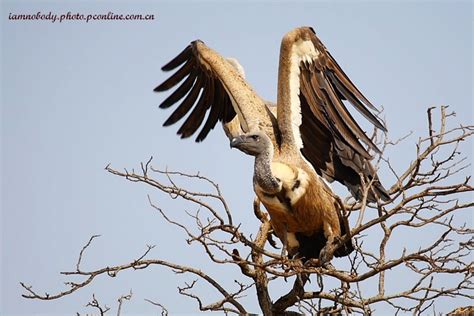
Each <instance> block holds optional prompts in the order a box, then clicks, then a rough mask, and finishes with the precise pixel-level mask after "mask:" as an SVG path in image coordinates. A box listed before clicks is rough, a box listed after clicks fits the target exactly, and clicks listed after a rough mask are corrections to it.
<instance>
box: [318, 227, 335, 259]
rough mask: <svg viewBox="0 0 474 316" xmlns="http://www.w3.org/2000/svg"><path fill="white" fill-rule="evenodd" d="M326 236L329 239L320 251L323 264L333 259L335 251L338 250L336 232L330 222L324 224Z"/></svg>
mask: <svg viewBox="0 0 474 316" xmlns="http://www.w3.org/2000/svg"><path fill="white" fill-rule="evenodd" d="M324 236H325V237H326V239H327V241H326V245H325V246H324V247H323V249H321V252H320V253H319V262H320V263H321V266H325V265H326V264H327V263H329V262H330V261H331V259H332V258H333V257H334V251H335V250H336V247H335V245H334V243H335V241H336V234H335V233H334V230H333V229H332V227H331V225H329V223H325V224H324Z"/></svg>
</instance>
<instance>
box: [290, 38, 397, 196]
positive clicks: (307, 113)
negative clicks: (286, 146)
mask: <svg viewBox="0 0 474 316" xmlns="http://www.w3.org/2000/svg"><path fill="white" fill-rule="evenodd" d="M308 32H311V33H312V34H311V35H310V38H311V41H312V43H313V45H314V47H315V48H316V50H317V51H318V52H319V55H318V57H317V58H316V59H313V60H312V61H311V62H301V64H300V92H301V93H300V94H299V98H300V106H301V113H302V123H301V125H300V134H301V138H302V141H303V148H302V149H301V152H302V154H303V155H304V156H305V158H306V159H307V160H308V161H309V162H310V163H311V164H312V165H313V167H314V168H315V169H316V171H317V172H318V173H319V174H320V175H323V176H324V177H325V178H326V179H328V180H330V181H333V180H337V181H339V182H341V183H343V184H344V185H346V186H347V187H348V188H349V189H350V191H351V192H352V194H353V195H354V196H355V197H356V198H358V199H359V198H360V197H361V185H362V183H363V182H365V183H368V182H369V181H373V184H372V191H371V192H369V196H368V200H369V201H376V200H377V198H381V199H383V200H387V199H389V195H388V193H387V191H386V190H385V189H384V188H383V186H382V184H381V183H380V181H379V180H378V177H377V174H376V172H375V170H374V168H373V167H372V165H371V164H370V159H371V158H372V157H371V155H370V153H369V152H368V150H367V149H366V148H365V147H364V146H363V145H362V144H365V145H366V146H368V147H369V148H371V149H372V150H374V151H376V152H380V151H379V149H378V148H377V146H376V145H375V144H374V143H373V142H372V140H371V139H370V138H369V137H368V136H367V135H366V133H365V132H364V131H363V130H362V128H361V127H360V126H359V125H358V123H357V122H356V121H355V119H354V118H353V117H352V115H351V114H350V112H349V111H348V109H347V108H346V107H345V105H344V103H343V100H347V101H349V102H350V103H351V104H352V105H353V106H354V107H355V108H356V109H357V110H358V111H359V112H360V113H361V114H362V115H364V117H366V118H367V119H368V120H369V121H370V122H371V123H372V124H374V125H375V126H376V127H378V128H379V129H381V130H384V131H385V130H386V129H385V127H384V125H383V124H382V123H381V122H380V121H379V120H378V119H377V117H376V116H375V115H374V114H373V113H372V112H371V111H370V110H369V108H370V109H375V107H374V106H373V105H372V104H371V103H370V102H369V101H368V100H367V99H366V98H365V97H364V96H363V95H362V93H361V92H360V91H359V90H358V89H357V88H356V87H355V85H354V84H353V83H352V81H351V80H350V79H349V78H348V77H347V75H346V74H345V73H344V72H343V70H342V69H341V68H340V67H339V65H338V64H337V63H336V61H335V60H334V58H333V57H332V56H331V55H330V54H329V52H327V50H326V48H325V47H324V45H323V44H322V43H321V42H320V41H319V39H318V38H317V37H316V35H315V34H314V32H313V31H310V30H309V29H308ZM361 175H362V176H363V179H362V178H361Z"/></svg>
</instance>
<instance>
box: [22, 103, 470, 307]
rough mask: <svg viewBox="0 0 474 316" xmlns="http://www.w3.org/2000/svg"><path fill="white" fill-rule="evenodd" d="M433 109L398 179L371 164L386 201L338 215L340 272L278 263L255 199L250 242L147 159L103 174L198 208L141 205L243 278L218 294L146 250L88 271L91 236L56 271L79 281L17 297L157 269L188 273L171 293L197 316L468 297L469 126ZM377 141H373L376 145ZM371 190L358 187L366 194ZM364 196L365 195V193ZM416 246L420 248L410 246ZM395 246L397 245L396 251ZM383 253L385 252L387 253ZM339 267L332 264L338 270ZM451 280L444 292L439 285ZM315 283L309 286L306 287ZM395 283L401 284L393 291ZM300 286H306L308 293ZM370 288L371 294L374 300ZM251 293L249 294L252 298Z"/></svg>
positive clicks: (213, 283) (200, 276)
mask: <svg viewBox="0 0 474 316" xmlns="http://www.w3.org/2000/svg"><path fill="white" fill-rule="evenodd" d="M433 109H434V108H430V109H428V111H427V115H428V134H427V136H426V137H424V138H420V139H419V140H418V143H417V144H416V157H414V158H413V160H412V161H411V163H410V164H409V166H408V167H407V168H406V170H404V172H402V173H399V172H396V171H395V168H394V167H393V166H392V163H391V161H390V160H389V159H386V158H383V157H381V158H380V159H379V161H378V163H379V166H381V167H383V168H389V169H390V170H391V171H392V173H393V175H394V177H395V178H396V179H397V180H396V183H395V184H394V185H393V186H392V187H391V189H390V195H391V197H392V198H391V200H390V201H387V202H383V203H382V202H379V203H378V204H372V203H371V204H369V203H366V199H365V198H364V199H362V201H361V202H356V201H354V200H353V199H352V198H347V199H346V200H345V201H343V202H342V201H341V205H343V209H344V211H345V214H346V216H348V217H349V220H350V222H351V223H352V225H353V226H352V227H353V228H352V230H351V231H350V234H348V235H345V236H343V238H342V239H341V240H340V241H339V242H340V243H341V244H342V243H344V242H345V241H346V240H347V239H348V238H351V237H352V238H354V239H355V251H354V252H353V254H351V255H350V257H349V259H348V260H347V262H346V263H347V264H344V262H342V263H341V264H337V265H336V266H333V265H329V266H324V267H323V266H320V265H319V262H318V260H317V259H312V260H310V261H308V262H305V263H302V262H301V260H298V259H288V258H286V257H282V256H281V254H280V252H279V251H274V249H273V248H272V247H271V246H273V247H275V246H276V243H275V241H274V240H273V238H272V227H271V224H270V222H269V216H268V214H267V213H266V212H265V211H264V210H262V209H260V203H259V201H258V200H255V201H254V209H253V211H254V214H255V216H256V217H257V218H258V219H259V220H260V223H261V224H260V226H259V227H258V230H257V231H256V234H254V237H252V236H251V235H246V234H245V233H244V232H243V231H242V229H241V227H240V226H239V225H236V224H235V223H234V221H233V219H232V212H231V209H230V207H229V205H228V204H227V202H226V200H225V198H224V197H223V195H222V194H221V191H220V189H219V186H218V185H217V184H216V183H215V182H213V181H212V180H210V179H208V178H206V177H205V176H202V175H200V174H193V175H191V174H186V173H182V172H172V171H163V170H158V169H155V168H154V167H153V166H152V165H151V162H152V159H150V160H148V162H146V163H142V164H141V168H140V170H139V171H138V172H136V171H135V170H132V171H128V170H124V171H119V170H117V169H114V168H112V167H111V166H107V167H106V170H107V171H108V172H110V173H111V174H114V175H116V176H119V177H123V178H125V179H126V180H129V181H131V182H138V183H143V184H145V185H148V186H151V187H153V188H155V189H156V190H158V191H161V192H162V193H165V194H167V195H169V196H170V197H171V198H173V199H177V198H179V199H183V200H186V201H188V202H190V203H192V204H195V205H198V206H199V210H198V211H196V212H187V215H188V216H189V218H190V219H191V222H192V225H190V224H189V222H187V223H184V222H182V221H179V220H177V219H175V217H174V216H173V215H174V214H172V213H170V212H167V211H165V210H163V209H161V208H160V207H159V205H157V204H156V203H155V202H154V201H153V199H152V198H151V197H150V196H149V197H148V199H149V203H150V206H151V207H152V208H154V209H155V210H156V211H157V212H158V213H159V214H160V215H161V216H162V217H163V219H164V220H165V221H166V222H167V223H169V225H173V226H175V227H176V228H177V229H179V230H182V231H183V232H184V234H185V235H186V239H187V242H188V243H189V244H198V245H200V246H201V247H202V250H203V254H204V255H205V256H207V258H208V259H209V261H210V262H213V263H215V264H216V265H217V266H220V265H236V266H238V268H239V270H240V271H241V275H235V276H234V277H235V285H234V286H233V287H232V288H225V287H224V285H223V283H222V282H221V280H218V279H216V278H214V277H212V276H211V275H210V274H209V273H208V272H206V271H203V270H202V269H197V268H195V267H192V266H187V265H182V264H177V263H173V262H169V261H166V260H161V259H152V258H149V254H150V251H151V250H152V249H153V246H147V248H146V250H145V251H144V252H143V254H142V255H141V256H139V257H138V258H135V259H133V260H131V261H130V262H127V263H124V264H118V265H110V266H107V267H102V268H97V269H94V270H85V269H83V268H82V267H81V261H82V257H83V254H84V252H85V251H86V250H87V248H88V247H90V246H91V243H92V242H93V240H94V239H95V238H96V237H97V236H92V237H91V238H90V240H89V241H88V243H87V244H86V245H85V246H84V247H83V248H82V250H81V251H80V254H79V258H78V261H77V264H76V267H75V269H73V270H71V271H66V272H61V274H63V275H66V276H71V277H82V281H80V282H72V281H71V282H67V283H66V285H67V287H66V289H65V290H64V291H62V292H59V293H55V294H48V293H46V294H40V293H39V292H37V291H36V290H33V288H32V287H31V286H28V285H25V284H24V283H21V285H22V287H23V288H24V290H25V293H24V294H23V297H25V298H29V299H41V300H54V299H58V298H61V297H63V296H67V295H71V294H73V293H74V292H75V291H77V290H79V289H81V288H84V287H86V286H88V285H89V284H91V283H92V282H93V281H94V279H95V278H96V277H99V276H102V275H109V276H117V275H118V274H119V273H120V272H121V271H124V270H138V269H147V268H148V267H150V266H153V265H159V266H164V267H167V268H169V269H172V270H173V271H174V272H176V273H183V274H190V275H194V276H195V278H196V280H195V281H193V282H189V283H185V284H184V285H183V286H181V287H179V288H178V292H179V294H181V295H183V296H186V297H188V298H190V299H193V300H195V301H196V303H197V305H198V307H199V310H201V311H221V312H225V313H235V314H248V313H249V310H248V309H247V308H246V307H245V306H244V305H243V304H242V303H241V300H240V298H241V297H242V296H243V295H249V294H250V295H255V294H256V295H255V296H256V298H257V300H258V303H259V306H260V309H261V311H262V312H263V314H264V315H294V314H295V315H296V314H326V313H336V314H337V313H338V314H356V313H358V314H364V315H365V314H372V313H374V310H376V308H377V306H378V304H388V305H389V306H390V307H391V308H393V312H394V314H398V313H400V312H411V313H413V314H420V313H423V312H425V311H429V312H430V313H435V314H436V306H435V302H436V301H437V300H438V299H441V298H443V297H464V298H467V299H472V298H473V295H472V289H473V285H472V281H471V277H472V272H473V267H472V262H471V260H470V258H471V257H470V251H471V250H472V247H473V244H474V242H473V237H472V236H473V230H472V229H471V228H470V227H469V226H468V224H466V223H465V220H463V218H464V219H465V218H466V216H468V215H469V213H468V212H472V207H473V205H474V203H473V201H472V200H470V199H471V198H472V191H473V186H472V185H471V184H470V183H471V175H470V174H469V175H467V176H463V175H465V174H466V173H469V170H470V169H469V166H470V163H469V161H468V158H467V157H466V156H463V155H462V153H461V152H460V151H459V145H460V143H461V142H465V141H468V140H470V139H469V138H470V136H472V134H473V132H474V126H463V125H459V126H456V127H450V128H448V120H449V119H450V118H451V117H452V116H453V115H454V113H448V112H447V108H446V107H441V109H440V111H439V118H438V119H439V123H438V124H437V125H438V126H435V124H434V123H433V121H434V119H435V115H434V114H433ZM375 136H376V135H374V137H375ZM403 140H404V139H400V140H398V141H396V142H390V141H389V140H387V139H385V140H380V141H379V143H380V142H382V143H383V148H386V147H388V146H397V145H398V143H399V142H401V141H403ZM188 178H190V179H193V180H196V181H199V182H200V183H201V185H202V186H201V187H206V186H210V187H211V190H209V191H208V192H196V191H193V190H190V189H187V188H185V187H183V186H180V185H177V182H178V181H179V180H180V179H181V180H182V179H188ZM370 185H371V183H366V184H365V192H366V193H367V192H368V190H369V188H370ZM365 196H367V194H366V195H365ZM406 234H412V235H417V236H422V238H419V239H418V240H417V242H414V243H412V244H411V245H401V244H400V242H401V240H404V239H403V238H402V236H403V235H406ZM418 241H419V242H418ZM394 245H395V246H398V248H397V247H394ZM389 249H390V251H389ZM338 263H339V262H338ZM393 269H404V270H405V273H406V274H407V275H409V278H407V279H406V280H405V282H404V285H403V288H402V289H401V290H400V289H399V287H400V286H397V287H395V286H393V284H391V282H390V279H391V277H390V274H391V270H393ZM446 275H449V276H450V277H449V282H451V284H449V286H448V287H446V284H447V282H446V281H443V286H441V285H440V278H443V276H446ZM281 279H285V280H292V285H291V286H290V287H289V288H288V292H287V293H286V294H285V295H282V296H280V297H272V296H271V294H270V291H269V289H270V288H271V287H272V284H273V282H275V281H276V280H281ZM310 279H313V280H315V281H316V282H312V283H311V285H310V286H309V285H308V280H310ZM197 282H204V283H205V284H207V285H208V286H209V287H211V288H213V289H215V290H217V292H218V293H220V297H216V298H215V300H214V301H213V302H204V299H203V298H202V295H201V296H200V295H199V293H197V290H196V288H195V285H196V283H197ZM399 285H400V284H399ZM308 288H311V289H312V290H311V291H310V290H309V289H308ZM369 288H372V289H374V288H376V289H377V290H376V291H375V292H374V291H373V290H372V291H369V290H367V289H369ZM254 293H255V294H254ZM131 295H132V293H131V292H130V294H129V295H128V296H122V297H121V298H120V299H119V307H118V314H120V307H121V305H122V303H123V301H124V300H129V299H130V298H131ZM148 301H149V302H150V303H151V304H153V305H156V306H157V307H159V308H161V311H162V315H167V313H168V311H167V310H166V308H165V307H163V306H162V305H161V304H160V303H157V302H154V301H151V300H148ZM89 304H90V305H89V306H92V307H95V308H97V309H98V310H99V311H100V313H101V315H102V314H105V313H106V312H107V310H108V308H107V307H102V306H100V304H99V303H98V302H97V300H96V298H95V297H93V300H92V302H91V303H89Z"/></svg>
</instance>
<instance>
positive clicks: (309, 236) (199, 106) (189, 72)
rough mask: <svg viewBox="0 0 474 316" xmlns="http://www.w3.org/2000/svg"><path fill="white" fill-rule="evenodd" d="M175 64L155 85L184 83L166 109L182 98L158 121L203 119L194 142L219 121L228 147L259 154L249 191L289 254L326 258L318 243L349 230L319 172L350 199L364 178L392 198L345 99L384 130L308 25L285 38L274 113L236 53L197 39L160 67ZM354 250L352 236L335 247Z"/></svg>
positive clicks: (373, 192) (193, 123)
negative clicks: (247, 76) (233, 57)
mask: <svg viewBox="0 0 474 316" xmlns="http://www.w3.org/2000/svg"><path fill="white" fill-rule="evenodd" d="M181 65H182V66H181ZM178 66H181V67H180V68H179V70H177V71H176V73H175V74H173V75H172V76H171V77H170V78H169V79H168V80H166V81H165V82H163V83H162V84H161V85H159V86H158V87H157V88H156V89H155V91H164V90H167V89H169V88H171V87H173V86H175V85H176V84H178V83H179V82H181V81H182V83H181V84H180V86H179V87H178V88H177V89H176V90H175V91H174V92H173V93H172V94H171V95H170V96H169V97H168V98H167V99H166V100H164V101H163V103H162V104H161V105H160V107H161V108H167V107H169V106H171V105H173V104H174V103H177V102H178V101H179V100H181V99H183V101H182V102H181V104H180V105H179V106H178V107H177V108H176V110H175V111H174V112H173V113H172V114H171V116H170V117H169V118H168V120H167V121H166V122H165V123H164V125H165V126H167V125H171V124H174V123H176V122H177V121H178V120H179V119H181V118H183V117H184V116H185V115H186V114H187V113H189V112H190V114H189V116H188V117H187V119H186V120H185V122H184V123H183V125H182V126H181V128H180V129H179V130H178V134H180V135H181V137H183V138H184V137H189V136H191V135H192V134H194V133H195V132H196V131H197V129H198V128H199V127H200V126H202V128H201V131H200V132H199V134H198V136H197V139H196V140H197V141H202V140H203V139H204V138H205V137H206V136H207V134H208V133H209V131H210V130H211V129H213V128H214V126H215V125H216V123H217V121H221V122H222V123H223V126H224V130H225V132H226V135H227V136H228V137H229V139H230V140H231V145H233V146H234V147H237V148H239V149H240V150H242V151H243V152H245V153H247V154H250V155H253V156H255V170H254V191H255V193H256V195H257V196H258V198H259V200H260V201H261V202H262V203H263V204H264V206H265V208H266V209H267V210H268V212H269V214H270V217H271V222H272V226H273V229H274V232H275V234H276V235H277V236H278V237H279V238H280V239H281V240H282V241H283V242H284V244H287V245H288V250H289V253H290V254H296V253H299V255H300V256H302V257H318V254H320V252H321V255H323V254H324V255H325V250H327V249H326V248H323V247H324V246H325V245H330V244H331V243H332V242H333V241H334V240H335V239H336V238H337V237H340V236H341V235H343V234H345V233H347V232H348V226H347V220H346V219H345V218H343V217H342V216H341V210H340V206H339V204H338V203H337V200H336V197H335V196H334V194H333V192H332V191H331V189H330V187H329V186H328V185H327V184H326V182H325V181H324V180H323V178H324V179H326V180H329V181H334V180H337V181H339V182H341V183H343V184H344V185H346V186H347V187H348V188H349V190H350V191H351V193H352V194H353V195H354V197H356V198H361V197H362V192H363V190H362V187H361V184H362V183H370V182H371V183H372V187H371V189H370V190H369V191H368V195H367V199H368V200H369V201H375V200H377V199H378V198H382V199H387V198H388V194H387V192H386V191H385V189H384V188H383V187H382V185H381V184H380V182H379V181H378V178H377V175H376V172H375V170H374V169H373V167H372V166H371V164H370V162H369V160H370V159H371V158H372V157H371V155H370V154H369V152H368V150H367V149H366V148H365V147H364V146H363V145H362V143H363V144H365V145H367V146H368V147H369V148H371V149H372V150H374V151H378V149H377V147H376V146H375V145H374V144H373V143H372V141H371V140H370V139H369V138H368V137H367V135H366V134H365V133H364V131H363V130H362V129H361V128H360V127H359V125H358V124H357V122H356V121H355V120H354V119H353V118H352V116H351V115H350V113H349V112H348V110H347V109H346V107H345V105H344V103H343V100H347V101H349V102H350V103H351V104H352V105H353V106H354V107H356V109H357V110H358V111H359V112H361V113H362V114H363V115H364V116H365V117H366V118H367V119H368V120H369V121H370V122H371V123H373V124H374V125H375V126H377V127H378V128H380V129H383V130H385V129H384V127H383V125H382V124H381V123H380V122H379V120H378V119H377V118H376V117H375V116H374V115H373V114H372V112H371V111H370V110H368V109H367V107H369V108H372V109H374V107H373V106H372V104H370V102H369V101H368V100H367V99H366V98H365V97H364V96H363V95H362V94H361V93H360V92H359V90H358V89H357V88H356V87H355V86H354V85H353V84H352V82H351V81H350V80H349V78H348V77H347V76H346V75H345V74H344V72H343V71H342V70H341V68H340V67H339V66H338V65H337V63H336V61H335V60H334V59H333V58H332V56H331V55H330V54H329V53H328V52H327V50H326V48H325V47H324V45H323V44H322V43H321V42H320V41H319V39H318V38H317V37H316V34H315V33H314V30H313V29H312V28H308V27H302V28H297V29H295V30H293V31H291V32H289V33H287V34H286V35H285V36H284V38H283V40H282V44H281V49H280V63H279V72H278V98H277V104H276V111H275V109H274V107H272V106H269V105H268V104H267V102H265V101H264V100H263V99H261V98H260V97H259V96H258V95H257V94H256V93H255V92H254V91H253V89H252V88H251V87H250V86H249V85H248V83H247V82H246V81H245V79H244V76H243V70H242V69H241V68H239V67H240V65H238V63H236V61H235V60H226V59H224V58H223V57H222V56H220V55H219V54H218V53H216V52H215V51H213V50H212V49H210V48H209V47H207V46H206V45H205V44H204V43H203V42H201V41H195V42H192V43H191V44H190V45H189V46H188V47H187V48H186V49H185V50H184V51H183V52H182V53H181V54H179V55H178V56H177V57H175V58H174V59H173V60H172V61H170V62H169V63H168V64H167V65H165V66H164V67H163V70H166V71H168V70H171V69H174V68H177V67H178ZM185 78H186V79H185ZM206 113H208V114H207V117H206ZM205 118H206V119H205ZM361 142H362V143H361ZM351 250H352V245H351V243H350V241H349V242H348V243H347V244H346V245H345V246H343V247H341V248H339V250H336V252H335V254H336V255H340V256H342V255H347V254H348V253H350V251H351ZM331 256H332V253H330V254H328V257H327V258H325V259H327V260H329V259H330V257H331Z"/></svg>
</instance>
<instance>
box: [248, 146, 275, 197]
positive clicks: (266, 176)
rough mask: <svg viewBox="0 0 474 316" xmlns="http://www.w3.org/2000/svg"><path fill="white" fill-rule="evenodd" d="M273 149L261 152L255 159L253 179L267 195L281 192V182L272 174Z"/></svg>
mask: <svg viewBox="0 0 474 316" xmlns="http://www.w3.org/2000/svg"><path fill="white" fill-rule="evenodd" d="M272 160H273V148H272V147H271V146H270V147H269V148H268V150H266V151H264V152H262V153H261V154H259V155H258V156H256V157H255V164H254V179H255V181H256V183H257V184H258V186H259V187H260V188H261V189H262V190H263V191H264V192H265V193H268V194H275V193H277V192H279V191H280V190H281V181H279V180H278V179H277V178H276V177H275V176H274V175H273V173H272V168H271V164H272Z"/></svg>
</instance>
